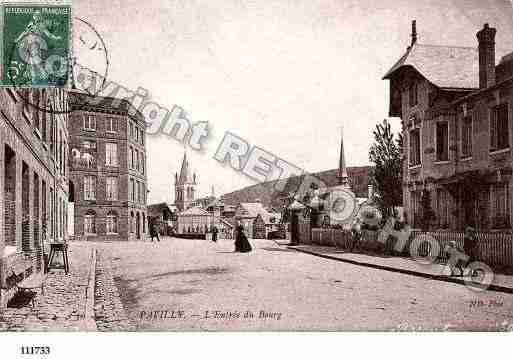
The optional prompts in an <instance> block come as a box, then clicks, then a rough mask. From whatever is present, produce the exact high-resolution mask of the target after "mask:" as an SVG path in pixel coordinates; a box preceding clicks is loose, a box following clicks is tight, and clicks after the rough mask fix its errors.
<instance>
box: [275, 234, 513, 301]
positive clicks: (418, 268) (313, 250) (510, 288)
mask: <svg viewBox="0 0 513 359" xmlns="http://www.w3.org/2000/svg"><path fill="white" fill-rule="evenodd" d="M275 242H276V243H277V244H279V245H281V246H284V245H285V246H287V247H288V248H290V249H294V250H296V251H298V252H302V253H307V254H311V255H315V256H318V257H322V258H326V259H333V260H338V261H341V262H346V263H350V264H355V265H361V266H365V267H369V268H375V269H381V270H387V271H391V272H397V273H402V274H407V275H414V276H417V277H423V278H427V279H432V280H440V281H445V282H452V283H458V284H463V285H464V284H465V279H466V278H467V279H468V277H457V276H450V275H448V274H447V273H448V271H449V268H447V266H445V265H441V264H428V265H426V264H422V263H418V262H416V261H414V260H412V259H409V258H405V257H395V256H387V255H381V254H374V255H373V254H370V253H367V254H366V253H358V252H357V253H350V252H345V251H343V250H342V249H338V248H335V247H326V246H319V245H305V244H301V245H297V246H289V245H288V244H289V242H288V241H286V240H277V241H275ZM488 290H494V291H499V292H504V293H512V294H513V276H510V275H504V274H495V275H494V278H493V282H492V284H491V285H490V286H489V288H488Z"/></svg>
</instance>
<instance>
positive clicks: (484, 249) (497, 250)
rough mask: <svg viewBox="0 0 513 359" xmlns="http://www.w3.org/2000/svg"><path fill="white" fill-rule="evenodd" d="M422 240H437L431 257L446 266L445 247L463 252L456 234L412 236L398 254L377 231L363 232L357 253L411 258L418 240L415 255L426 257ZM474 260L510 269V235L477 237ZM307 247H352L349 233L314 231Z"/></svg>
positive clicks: (512, 258)
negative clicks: (454, 245) (312, 245)
mask: <svg viewBox="0 0 513 359" xmlns="http://www.w3.org/2000/svg"><path fill="white" fill-rule="evenodd" d="M422 236H431V238H434V239H435V240H436V243H437V244H438V248H434V249H433V251H432V253H438V257H437V259H438V261H439V262H446V261H447V258H448V253H447V251H446V250H445V249H446V246H447V245H448V244H449V243H450V242H451V241H454V242H456V246H457V247H458V248H459V249H461V250H462V249H463V237H464V234H463V233H459V232H417V231H415V232H412V235H411V236H410V239H409V241H408V242H407V243H406V245H405V246H404V247H403V250H402V251H401V252H397V251H395V250H394V246H395V243H396V239H395V238H394V237H389V238H388V239H387V240H386V241H385V243H382V242H380V241H379V240H378V232H377V231H367V230H364V231H362V239H361V241H360V243H359V249H360V250H363V251H372V252H380V253H387V254H390V255H401V256H410V247H411V243H412V242H413V241H414V240H415V239H417V240H418V242H417V243H421V244H420V246H419V247H418V254H419V255H421V256H426V255H427V254H428V253H429V251H430V246H431V244H430V242H429V241H427V240H422V239H423V238H426V237H422ZM477 238H478V247H477V248H478V250H477V260H479V261H481V262H484V263H486V264H488V265H489V266H492V267H513V235H512V234H509V233H478V235H477ZM310 243H313V244H318V245H321V246H333V247H337V248H340V249H349V248H350V247H351V244H352V238H351V232H349V231H345V230H342V229H331V228H313V229H312V230H311V237H310Z"/></svg>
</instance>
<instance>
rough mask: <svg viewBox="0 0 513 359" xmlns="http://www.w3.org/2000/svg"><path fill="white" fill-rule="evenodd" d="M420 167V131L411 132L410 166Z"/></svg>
mask: <svg viewBox="0 0 513 359" xmlns="http://www.w3.org/2000/svg"><path fill="white" fill-rule="evenodd" d="M417 165H420V129H418V128H417V129H415V130H412V131H410V166H417Z"/></svg>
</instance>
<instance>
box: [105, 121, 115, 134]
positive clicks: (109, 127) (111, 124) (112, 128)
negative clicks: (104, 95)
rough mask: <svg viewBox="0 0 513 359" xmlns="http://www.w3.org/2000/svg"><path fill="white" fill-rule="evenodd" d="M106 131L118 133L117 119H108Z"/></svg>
mask: <svg viewBox="0 0 513 359" xmlns="http://www.w3.org/2000/svg"><path fill="white" fill-rule="evenodd" d="M105 130H106V131H107V132H116V131H117V127H116V118H115V117H107V118H106V119H105Z"/></svg>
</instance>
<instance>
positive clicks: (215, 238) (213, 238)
mask: <svg viewBox="0 0 513 359" xmlns="http://www.w3.org/2000/svg"><path fill="white" fill-rule="evenodd" d="M217 232H218V230H217V227H216V226H214V227H213V228H212V242H214V243H216V242H217Z"/></svg>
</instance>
